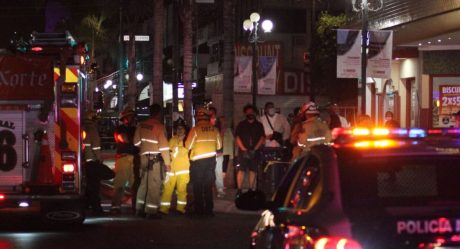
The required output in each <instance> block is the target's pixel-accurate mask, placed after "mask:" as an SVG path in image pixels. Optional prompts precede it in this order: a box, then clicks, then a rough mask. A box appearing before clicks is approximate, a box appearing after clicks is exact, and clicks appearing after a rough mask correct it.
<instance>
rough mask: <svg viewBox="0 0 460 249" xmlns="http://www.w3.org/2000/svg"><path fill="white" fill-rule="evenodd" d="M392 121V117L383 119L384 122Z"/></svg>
mask: <svg viewBox="0 0 460 249" xmlns="http://www.w3.org/2000/svg"><path fill="white" fill-rule="evenodd" d="M392 119H393V118H392V117H385V120H386V121H390V120H392Z"/></svg>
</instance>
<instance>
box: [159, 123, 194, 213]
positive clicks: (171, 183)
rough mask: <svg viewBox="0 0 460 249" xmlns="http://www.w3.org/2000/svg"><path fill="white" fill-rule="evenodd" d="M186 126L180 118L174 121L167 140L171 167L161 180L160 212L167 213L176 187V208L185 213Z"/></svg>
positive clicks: (187, 164) (188, 163)
mask: <svg viewBox="0 0 460 249" xmlns="http://www.w3.org/2000/svg"><path fill="white" fill-rule="evenodd" d="M186 130H187V127H186V125H185V121H184V120H183V119H181V118H179V119H178V120H176V121H175V122H174V131H175V135H174V136H173V137H172V138H171V139H170V140H169V149H170V151H171V157H172V160H171V169H170V170H169V171H168V172H166V178H165V181H164V182H163V195H162V196H161V203H160V212H161V213H164V214H167V213H168V212H169V209H170V207H171V197H172V193H173V191H174V189H175V188H176V189H177V190H176V194H177V205H176V210H177V211H178V212H179V213H180V214H184V213H185V206H186V205H187V184H188V182H189V179H190V176H189V173H190V171H189V168H190V160H189V157H188V150H187V149H186V148H185V138H186V135H187V134H186V133H187V132H186Z"/></svg>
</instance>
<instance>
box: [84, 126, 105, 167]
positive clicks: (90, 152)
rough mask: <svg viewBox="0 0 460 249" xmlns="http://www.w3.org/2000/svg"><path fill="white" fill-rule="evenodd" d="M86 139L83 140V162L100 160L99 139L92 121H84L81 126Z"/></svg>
mask: <svg viewBox="0 0 460 249" xmlns="http://www.w3.org/2000/svg"><path fill="white" fill-rule="evenodd" d="M83 129H84V131H85V134H86V137H84V139H83V144H84V145H85V150H84V155H85V161H87V162H88V161H95V160H101V138H100V136H99V132H98V131H97V127H96V124H95V123H94V122H93V121H89V120H85V122H84V124H83Z"/></svg>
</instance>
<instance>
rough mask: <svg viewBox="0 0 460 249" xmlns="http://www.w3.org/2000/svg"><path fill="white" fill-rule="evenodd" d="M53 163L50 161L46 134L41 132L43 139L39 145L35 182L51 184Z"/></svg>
mask: <svg viewBox="0 0 460 249" xmlns="http://www.w3.org/2000/svg"><path fill="white" fill-rule="evenodd" d="M52 167H53V163H52V161H51V150H50V146H49V142H48V135H47V134H46V132H45V133H44V134H43V139H42V142H41V146H40V162H39V164H38V177H37V183H39V184H51V183H53V178H54V177H53V170H52Z"/></svg>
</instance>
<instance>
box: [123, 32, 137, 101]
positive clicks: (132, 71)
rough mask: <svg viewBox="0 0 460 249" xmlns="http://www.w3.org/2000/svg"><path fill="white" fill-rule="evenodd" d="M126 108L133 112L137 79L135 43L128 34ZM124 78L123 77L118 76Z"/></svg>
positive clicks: (132, 35)
mask: <svg viewBox="0 0 460 249" xmlns="http://www.w3.org/2000/svg"><path fill="white" fill-rule="evenodd" d="M128 75H129V79H128V96H127V97H128V106H129V107H131V108H132V109H133V110H134V108H135V106H136V99H137V79H136V41H135V39H134V34H133V33H131V34H129V42H128ZM120 77H124V75H120Z"/></svg>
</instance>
